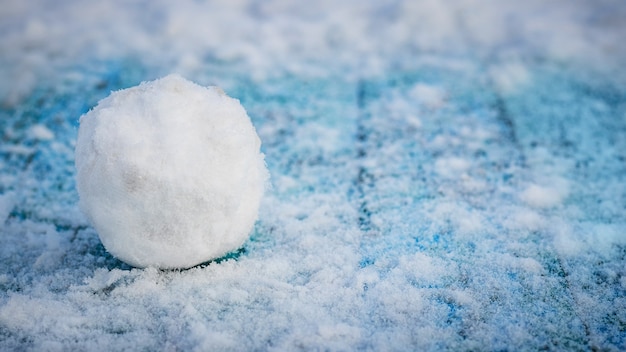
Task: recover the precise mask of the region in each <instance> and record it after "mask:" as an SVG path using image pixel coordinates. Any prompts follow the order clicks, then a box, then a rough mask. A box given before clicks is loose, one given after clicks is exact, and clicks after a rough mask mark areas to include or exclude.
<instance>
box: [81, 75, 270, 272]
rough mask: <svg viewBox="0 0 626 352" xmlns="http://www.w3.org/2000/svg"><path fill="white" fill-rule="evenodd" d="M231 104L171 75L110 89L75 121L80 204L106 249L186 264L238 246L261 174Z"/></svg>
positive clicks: (129, 258)
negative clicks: (76, 124) (106, 94)
mask: <svg viewBox="0 0 626 352" xmlns="http://www.w3.org/2000/svg"><path fill="white" fill-rule="evenodd" d="M260 146H261V141H260V139H259V137H258V135H257V133H256V131H255V129H254V126H253V125H252V123H251V121H250V118H249V117H248V115H247V114H246V111H245V110H244V108H243V107H242V106H241V104H240V103H239V101H238V100H236V99H233V98H230V97H228V96H227V95H225V94H224V92H223V91H222V90H221V89H219V88H217V87H208V88H205V87H201V86H198V85H196V84H194V83H192V82H189V81H187V80H185V79H184V78H182V77H180V76H177V75H170V76H167V77H165V78H162V79H159V80H156V81H152V82H144V83H142V84H141V85H139V86H137V87H133V88H129V89H125V90H121V91H117V92H114V93H112V94H111V95H110V96H109V97H107V98H105V99H103V100H101V101H100V102H99V103H98V105H97V106H96V107H95V108H94V109H93V110H91V111H89V112H88V113H86V114H85V115H83V116H82V117H81V118H80V128H79V131H78V140H77V142H76V156H75V158H76V169H77V188H78V193H79V196H80V206H81V209H82V210H83V212H84V213H85V214H86V215H87V217H88V219H89V220H90V222H91V223H92V225H93V226H94V228H95V229H96V231H97V232H98V235H99V236H100V239H101V240H102V243H103V244H104V246H105V247H106V249H107V250H108V251H109V252H110V253H111V254H113V255H114V256H116V257H117V258H119V259H120V260H122V261H124V262H126V263H128V264H130V265H133V266H137V267H149V266H150V267H159V268H186V267H191V266H194V265H197V264H200V263H202V262H206V261H208V260H211V259H215V258H218V257H220V256H223V255H225V254H226V253H228V252H230V251H233V250H235V249H237V248H238V247H240V246H241V245H242V244H243V243H244V242H245V241H246V239H247V238H248V236H249V233H250V231H251V229H252V226H253V225H254V222H255V221H256V218H257V214H258V209H259V203H260V200H261V197H262V195H263V192H264V190H265V184H266V182H267V179H268V172H267V168H266V166H265V162H264V156H263V154H262V153H260Z"/></svg>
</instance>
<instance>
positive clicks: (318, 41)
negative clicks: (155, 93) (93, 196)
mask: <svg viewBox="0 0 626 352" xmlns="http://www.w3.org/2000/svg"><path fill="white" fill-rule="evenodd" d="M625 17H626V5H624V3H623V2H622V1H613V0H600V1H593V2H592V1H580V0H573V1H565V0H563V1H561V0H557V1H552V2H546V1H539V0H529V1H523V2H521V1H518V2H512V1H511V2H502V1H495V0H493V1H492V0H451V1H434V0H432V1H430V0H423V1H383V2H380V1H346V2H336V1H325V0H322V1H317V2H306V3H305V2H283V1H255V0H241V1H215V2H202V1H177V2H167V1H160V0H157V1H149V2H148V1H145V2H144V1H136V2H126V1H115V0H114V1H109V2H80V1H72V0H67V1H58V2H55V3H54V4H51V3H49V2H47V1H43V0H41V1H38V0H34V1H28V2H26V1H23V2H18V1H13V2H8V3H6V2H5V4H3V6H1V7H0V33H1V36H0V75H2V77H4V79H3V80H2V82H0V132H1V133H2V144H1V145H0V154H1V161H0V193H1V195H0V220H2V221H3V224H2V231H1V234H0V262H1V265H0V349H3V350H33V351H42V350H102V349H103V348H104V347H105V346H106V349H107V350H113V351H117V350H190V351H193V350H195V351H206V350H233V351H240V350H395V351H397V350H433V351H435V350H436V351H439V350H539V349H546V350H608V351H620V350H625V349H626V216H625V215H626V181H625V179H624V177H625V176H624V175H626V74H625V71H624V69H623V63H624V62H626V46H624V45H623V38H624V33H626V22H625V21H623V18H625ZM170 72H173V73H178V74H181V75H182V76H184V77H187V78H189V79H191V80H193V81H194V82H197V83H199V84H200V85H202V86H211V85H216V86H220V87H222V88H223V89H224V91H225V92H227V93H228V95H229V96H231V97H234V98H237V99H239V100H240V101H241V104H242V106H243V107H244V108H245V110H246V111H247V113H248V115H249V116H250V118H251V120H252V122H253V124H254V126H255V127H256V129H257V132H258V134H259V136H260V138H261V140H262V141H263V145H262V147H261V148H262V151H263V153H264V154H265V155H266V157H265V160H266V162H267V166H268V169H269V172H270V174H271V180H272V188H271V190H269V191H267V192H266V195H265V196H264V198H263V199H262V201H261V206H260V209H259V217H258V221H257V222H256V224H255V226H254V228H253V230H252V233H251V236H250V238H249V240H247V241H246V242H245V243H244V244H243V245H242V246H241V247H239V248H238V249H237V250H235V251H233V252H230V253H228V254H226V255H225V256H223V257H221V258H218V259H216V260H214V261H212V262H209V263H204V264H202V265H199V266H196V267H192V268H190V269H187V270H158V269H155V268H147V269H136V268H131V267H130V266H128V265H126V264H124V263H123V262H121V261H119V260H117V259H115V258H114V257H113V256H112V255H110V254H109V253H108V252H107V251H106V250H105V249H104V247H103V245H102V244H101V242H100V240H99V238H98V235H97V233H96V231H95V230H94V229H93V228H92V227H90V226H89V225H88V221H87V219H86V218H85V216H84V215H82V213H81V212H80V210H79V208H78V200H79V198H78V194H77V192H76V184H75V174H76V170H75V169H74V163H73V160H74V149H75V144H76V138H77V129H78V118H79V117H80V116H81V115H83V114H84V113H86V112H87V111H89V109H91V108H93V107H95V106H96V105H97V103H98V101H100V100H101V99H103V98H105V97H107V96H108V95H109V94H110V92H111V91H114V90H119V89H125V88H129V87H133V86H136V85H138V84H139V83H140V82H142V81H151V80H154V79H156V78H159V77H163V76H165V75H167V74H169V73H170Z"/></svg>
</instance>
